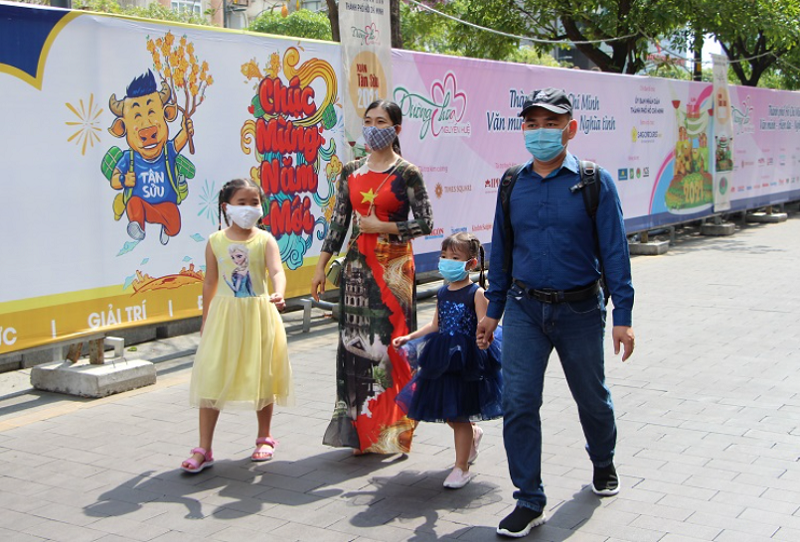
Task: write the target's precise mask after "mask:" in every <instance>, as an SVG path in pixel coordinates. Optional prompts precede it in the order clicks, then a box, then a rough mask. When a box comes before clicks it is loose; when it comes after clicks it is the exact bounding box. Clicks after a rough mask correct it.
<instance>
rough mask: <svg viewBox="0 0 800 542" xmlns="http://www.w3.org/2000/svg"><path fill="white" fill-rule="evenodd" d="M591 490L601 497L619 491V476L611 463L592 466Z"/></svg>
mask: <svg viewBox="0 0 800 542" xmlns="http://www.w3.org/2000/svg"><path fill="white" fill-rule="evenodd" d="M592 491H594V492H595V494H597V495H600V496H603V497H610V496H611V495H616V494H617V493H619V476H617V469H615V468H614V464H613V463H612V464H610V465H609V466H607V467H595V468H594V476H593V477H592Z"/></svg>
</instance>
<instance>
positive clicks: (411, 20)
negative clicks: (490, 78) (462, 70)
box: [400, 0, 563, 67]
mask: <svg viewBox="0 0 800 542" xmlns="http://www.w3.org/2000/svg"><path fill="white" fill-rule="evenodd" d="M425 4H426V5H429V6H431V7H433V8H434V9H436V10H437V11H441V12H443V13H448V14H450V15H453V16H454V17H457V16H458V15H460V14H461V13H460V11H461V12H463V11H464V9H465V7H466V6H467V5H468V4H469V2H466V1H462V0H456V1H450V2H444V1H442V0H439V1H428V2H425ZM459 10H460V11H459ZM400 22H401V25H402V33H403V44H404V45H405V48H406V49H409V50H412V51H423V52H428V53H439V54H447V55H453V56H467V57H477V58H488V59H492V60H505V61H509V62H519V63H522V64H538V65H542V66H553V67H563V65H562V64H559V63H558V61H557V60H556V59H555V58H553V56H552V55H550V54H549V53H547V52H542V51H539V50H537V49H535V48H533V47H531V46H523V47H519V46H518V45H517V44H516V42H515V40H512V39H505V38H503V37H502V36H498V35H496V34H492V36H494V37H495V38H498V39H495V40H491V41H487V43H489V44H490V45H491V47H488V48H486V47H483V45H482V44H474V43H472V42H466V43H465V42H464V40H463V39H462V38H461V34H462V33H463V32H464V29H465V28H467V26H466V25H464V24H463V23H460V22H458V21H455V20H453V19H448V18H446V17H444V16H442V15H439V14H437V13H434V12H431V11H428V10H426V9H423V8H421V7H418V6H416V5H414V4H408V3H402V4H401V5H400Z"/></svg>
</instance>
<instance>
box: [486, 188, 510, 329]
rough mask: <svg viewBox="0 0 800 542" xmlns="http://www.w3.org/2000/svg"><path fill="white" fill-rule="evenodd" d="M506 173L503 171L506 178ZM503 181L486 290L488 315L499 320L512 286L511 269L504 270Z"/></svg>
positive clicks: (495, 214)
mask: <svg viewBox="0 0 800 542" xmlns="http://www.w3.org/2000/svg"><path fill="white" fill-rule="evenodd" d="M505 176H506V173H503V177H501V179H503V178H505ZM501 190H502V181H501V183H500V188H499V189H498V190H497V204H496V208H495V211H494V225H493V226H492V252H491V254H490V255H489V273H488V278H489V289H488V290H487V291H486V299H488V300H489V306H488V307H487V309H486V316H488V317H489V318H494V319H496V320H499V319H500V317H501V316H503V311H504V310H505V308H506V294H507V293H508V289H509V288H510V287H511V269H508V270H506V271H505V272H504V271H503V259H504V258H505V246H506V242H507V240H506V232H505V214H504V213H503V205H502V204H501V202H500V192H501Z"/></svg>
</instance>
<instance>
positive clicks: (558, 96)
mask: <svg viewBox="0 0 800 542" xmlns="http://www.w3.org/2000/svg"><path fill="white" fill-rule="evenodd" d="M534 107H542V108H544V109H547V110H548V111H551V112H553V113H557V114H559V115H571V114H572V102H570V101H569V97H568V96H567V94H566V93H565V92H564V91H563V90H559V89H557V88H545V89H542V90H537V91H534V93H533V96H531V98H530V99H529V100H525V103H523V104H522V111H520V112H519V116H520V117H524V116H525V113H527V112H528V111H530V110H531V109H533V108H534Z"/></svg>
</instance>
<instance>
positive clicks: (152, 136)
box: [102, 70, 195, 245]
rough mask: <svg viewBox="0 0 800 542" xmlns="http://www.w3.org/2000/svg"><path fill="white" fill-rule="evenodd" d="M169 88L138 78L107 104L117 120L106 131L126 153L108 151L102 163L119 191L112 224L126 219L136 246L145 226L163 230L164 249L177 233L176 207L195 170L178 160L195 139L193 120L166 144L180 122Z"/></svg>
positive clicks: (184, 122) (150, 78) (185, 122)
mask: <svg viewBox="0 0 800 542" xmlns="http://www.w3.org/2000/svg"><path fill="white" fill-rule="evenodd" d="M171 94H172V93H171V91H170V89H169V86H168V85H167V84H166V83H165V82H162V84H161V90H160V91H159V90H158V88H157V86H156V80H155V77H154V76H153V72H152V71H150V70H148V71H147V73H146V74H144V75H141V76H139V77H136V78H135V79H134V80H133V81H131V84H130V85H128V88H127V89H126V91H125V97H124V98H123V99H121V100H118V99H117V97H116V95H115V94H112V95H111V99H110V100H109V102H108V105H109V109H110V110H111V112H112V113H113V114H114V116H115V117H116V118H115V119H114V122H113V123H112V124H111V127H110V128H109V129H108V131H109V132H110V133H111V134H112V135H113V136H115V137H120V138H121V137H124V138H125V141H126V142H127V144H128V149H127V150H125V151H122V150H120V149H119V148H117V147H113V148H111V149H110V150H109V151H108V152H107V153H106V156H105V157H104V159H103V165H102V169H103V173H104V175H105V176H106V178H107V179H108V180H109V182H110V183H111V188H113V189H114V190H119V191H120V193H119V194H117V196H116V198H115V199H114V219H115V220H119V219H120V218H121V217H122V215H123V214H125V215H127V217H128V235H130V236H131V238H132V239H134V240H136V241H141V240H142V239H144V238H145V233H146V224H148V223H149V224H158V225H160V226H161V231H160V236H159V240H160V241H161V243H162V244H164V245H166V244H167V243H168V242H169V239H170V237H174V236H176V235H178V233H180V231H181V214H180V211H179V210H178V205H179V204H180V203H181V201H183V200H184V199H185V198H186V196H187V195H188V193H189V188H188V185H187V182H186V181H187V179H190V178H193V177H194V174H195V170H194V165H193V164H192V163H191V162H190V161H189V160H188V159H187V158H186V157H184V156H182V155H181V154H180V152H181V150H182V149H183V148H184V147H185V146H186V143H187V142H188V141H189V138H190V137H191V136H192V135H194V127H193V124H192V121H191V119H187V118H186V117H183V120H182V122H181V130H180V131H179V132H178V133H177V135H176V136H175V137H174V138H173V139H171V140H170V139H169V124H168V123H169V122H172V121H174V120H175V119H176V118H177V116H178V107H177V106H176V105H175V104H174V103H173V101H172V96H171Z"/></svg>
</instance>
